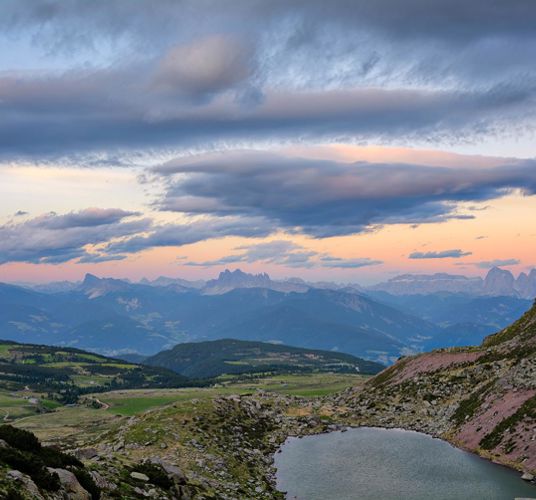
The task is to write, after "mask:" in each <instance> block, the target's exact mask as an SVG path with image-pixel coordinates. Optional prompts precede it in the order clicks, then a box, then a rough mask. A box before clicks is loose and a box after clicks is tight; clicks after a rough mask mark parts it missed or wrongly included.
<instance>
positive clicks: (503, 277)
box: [484, 267, 516, 295]
mask: <svg viewBox="0 0 536 500" xmlns="http://www.w3.org/2000/svg"><path fill="white" fill-rule="evenodd" d="M515 282H516V280H515V278H514V275H513V274H512V273H511V272H510V271H507V270H506V269H500V268H499V267H493V268H491V269H490V270H489V272H488V274H487V275H486V279H485V280H484V292H485V293H490V294H492V295H512V293H513V292H514V290H515V288H514V285H515Z"/></svg>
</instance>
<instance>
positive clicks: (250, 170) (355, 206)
mask: <svg viewBox="0 0 536 500" xmlns="http://www.w3.org/2000/svg"><path fill="white" fill-rule="evenodd" d="M535 167H536V163H535V162H534V161H533V160H527V161H519V162H513V163H511V164H505V165H503V166H499V167H494V168H478V169H474V168H444V167H428V166H422V165H410V164H370V163H365V162H358V163H353V164H349V163H342V162H337V161H329V160H315V159H309V158H298V157H288V156H283V155H280V154H272V153H266V152H260V151H227V152H225V153H215V154H207V155H199V156H194V157H188V158H181V159H177V160H174V161H171V162H168V163H166V164H164V165H162V166H160V167H157V168H155V169H154V170H153V172H154V173H156V174H158V175H160V176H162V177H164V178H166V179H167V190H166V192H165V195H164V196H163V197H162V199H161V200H160V202H159V207H160V208H161V209H162V210H167V211H177V212H184V213H190V214H205V215H206V214H209V215H211V216H220V217H221V216H231V215H232V216H235V217H246V216H247V217H261V218H264V219H266V220H267V221H270V223H272V224H276V227H278V228H280V229H284V230H286V231H289V232H303V233H305V234H308V235H311V236H314V237H328V236H337V235H345V234H353V233H359V232H362V231H366V230H369V229H370V228H371V227H373V226H378V225H383V224H397V223H405V224H417V223H418V224H421V223H427V222H440V221H445V220H448V219H469V218H474V215H471V214H464V213H460V212H459V211H458V209H457V203H459V202H465V201H483V200H489V199H493V198H498V197H500V196H503V195H504V194H506V193H508V192H510V191H512V190H514V189H519V190H522V191H523V192H524V194H526V195H532V194H534V193H535V192H536V168H535Z"/></svg>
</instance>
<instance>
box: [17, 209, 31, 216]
mask: <svg viewBox="0 0 536 500" xmlns="http://www.w3.org/2000/svg"><path fill="white" fill-rule="evenodd" d="M14 215H15V217H22V216H24V215H28V212H26V211H24V210H17V211H16V212H15V214H14Z"/></svg>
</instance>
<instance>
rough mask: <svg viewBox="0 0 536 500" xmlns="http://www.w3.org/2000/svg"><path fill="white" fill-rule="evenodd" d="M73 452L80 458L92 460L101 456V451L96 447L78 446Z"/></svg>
mask: <svg viewBox="0 0 536 500" xmlns="http://www.w3.org/2000/svg"><path fill="white" fill-rule="evenodd" d="M73 454H74V456H75V457H76V458H78V459H79V460H91V459H92V458H95V457H98V456H99V452H98V451H97V450H96V449H95V448H78V449H77V450H75V451H74V453H73Z"/></svg>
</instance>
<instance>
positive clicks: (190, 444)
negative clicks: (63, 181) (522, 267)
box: [2, 305, 536, 499]
mask: <svg viewBox="0 0 536 500" xmlns="http://www.w3.org/2000/svg"><path fill="white" fill-rule="evenodd" d="M535 341H536V305H535V306H534V307H533V308H532V309H531V310H530V311H529V312H527V313H526V314H525V315H524V316H523V317H522V318H521V319H519V320H518V321H517V322H515V323H514V324H513V325H511V326H510V327H508V328H506V329H504V330H502V331H501V332H499V333H497V334H495V335H492V336H490V337H488V338H487V339H486V340H485V342H484V344H483V345H482V346H480V347H469V348H449V349H441V350H437V351H433V352H431V353H427V354H420V355H417V356H413V357H406V358H403V359H401V360H400V361H399V362H398V363H396V364H395V365H393V366H391V367H389V368H387V369H386V370H384V371H382V372H381V373H380V374H378V375H376V376H374V377H367V376H362V375H357V374H354V375H352V374H344V373H341V374H330V373H325V374H322V373H318V374H316V375H315V374H299V375H286V376H285V375H279V376H276V377H271V378H270V377H268V378H263V377H260V378H259V377H258V378H254V379H248V380H236V379H234V380H230V381H226V380H225V377H224V378H223V379H222V380H220V381H219V382H218V383H217V384H214V385H212V386H211V387H207V388H205V389H202V388H201V389H198V388H184V389H143V390H120V391H112V392H104V393H98V394H95V395H92V394H88V395H87V396H85V397H84V398H81V399H80V400H79V403H78V405H76V406H75V407H71V408H59V409H56V410H55V411H54V412H53V413H51V414H49V415H36V416H32V417H27V418H22V419H20V420H17V421H16V422H15V425H16V426H17V427H20V428H24V429H27V430H30V431H32V432H34V433H35V434H36V435H37V436H38V437H40V438H41V439H42V440H44V441H45V442H46V443H49V444H53V443H55V444H59V445H60V446H61V448H62V449H64V450H70V451H71V452H73V453H75V455H76V456H81V457H82V458H83V460H84V463H85V464H86V467H88V468H89V470H90V471H91V473H92V474H93V476H94V477H96V478H99V481H100V483H101V484H103V485H107V486H105V487H104V489H103V495H104V497H103V498H114V495H117V494H120V496H121V495H123V496H126V497H127V498H129V497H130V496H132V497H133V498H134V497H136V495H138V496H144V495H156V497H158V495H161V496H163V498H174V497H173V495H177V493H172V490H166V489H165V488H162V487H159V486H157V485H156V486H155V484H154V480H150V479H146V480H145V479H144V480H139V479H136V477H137V476H136V475H134V476H136V477H134V478H133V477H132V475H131V474H130V473H129V471H134V472H135V471H136V470H139V471H143V470H145V469H144V467H145V466H144V464H145V463H147V461H149V463H152V464H153V465H155V464H157V465H158V467H164V469H166V470H168V471H173V472H168V473H167V476H168V478H172V477H174V478H175V479H173V481H172V483H166V484H170V486H169V488H175V490H173V491H179V490H180V491H181V493H180V495H183V496H185V497H186V498H187V497H188V496H189V497H190V498H198V499H203V498H204V499H209V498H221V499H225V498H227V499H233V498H241V497H252V498H266V499H268V498H283V497H282V495H281V494H280V493H279V492H277V491H276V489H275V482H274V477H275V476H274V474H275V471H274V469H273V454H274V453H276V452H277V449H278V447H279V445H280V444H281V443H282V442H283V441H284V440H285V439H286V438H287V437H288V436H289V435H291V436H303V435H310V434H317V433H321V432H329V431H334V430H340V429H345V428H346V427H359V426H372V427H383V428H404V429H412V430H417V431H420V432H424V433H426V434H429V435H432V436H435V437H439V438H441V439H443V440H446V441H448V442H450V443H452V444H454V445H456V446H458V447H461V448H464V449H467V450H469V451H472V452H474V453H477V454H479V455H481V456H483V457H485V458H488V459H491V460H493V461H494V462H497V463H502V464H504V465H508V466H509V467H512V468H515V469H518V470H520V471H523V472H524V473H525V474H526V477H527V478H531V477H532V474H534V473H535V472H536V462H534V457H535V456H536V453H535V452H534V450H533V449H532V443H534V441H533V440H532V437H533V436H534V432H535V427H534V423H535V422H536V414H535V413H534V404H533V400H534V397H535V394H536V386H534V383H535V380H536V377H535V373H536V366H535V365H534V360H535V358H534V356H535V353H536V347H535V346H536V344H535ZM249 376H250V375H248V377H249ZM81 426H83V428H84V431H83V432H81ZM246 464H247V466H246ZM151 470H152V469H151ZM179 472H180V474H179ZM142 473H143V472H142ZM145 477H148V476H147V474H145ZM178 478H180V479H178ZM2 484H4V485H5V487H6V488H7V487H9V485H10V484H13V481H11V480H10V479H8V478H4V480H3V483H2ZM176 488H179V490H176ZM114 491H115V493H114ZM149 491H152V493H149ZM166 491H167V492H166ZM129 495H130V496H129ZM166 495H167V496H166ZM180 495H179V496H178V498H182V497H181V496H180ZM156 497H155V498H156Z"/></svg>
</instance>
